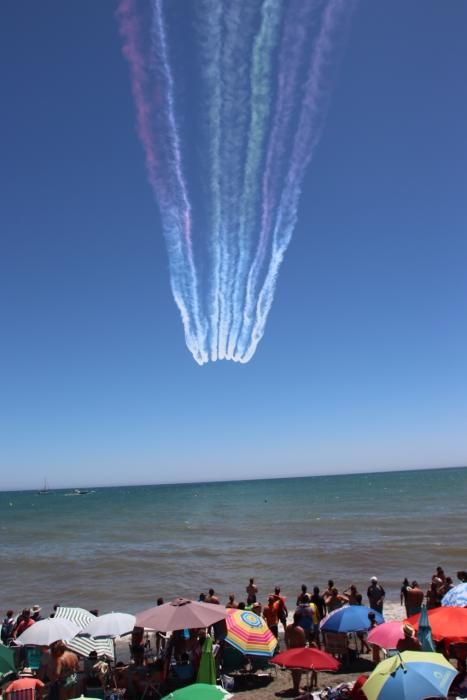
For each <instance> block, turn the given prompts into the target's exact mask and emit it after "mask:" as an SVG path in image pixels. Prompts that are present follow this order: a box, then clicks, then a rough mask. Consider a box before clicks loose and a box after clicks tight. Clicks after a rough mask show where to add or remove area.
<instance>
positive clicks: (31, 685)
mask: <svg viewBox="0 0 467 700" xmlns="http://www.w3.org/2000/svg"><path fill="white" fill-rule="evenodd" d="M44 687H45V686H44V683H43V682H42V681H40V680H39V679H38V678H34V676H33V673H32V671H31V669H30V668H25V669H23V671H22V672H21V673H20V677H19V678H18V679H17V680H16V681H12V682H11V683H10V684H9V685H7V687H6V688H5V693H11V692H13V691H14V690H39V689H40V688H44Z"/></svg>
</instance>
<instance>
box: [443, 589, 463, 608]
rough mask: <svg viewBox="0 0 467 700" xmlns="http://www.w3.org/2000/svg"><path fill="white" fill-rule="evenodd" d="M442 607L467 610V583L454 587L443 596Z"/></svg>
mask: <svg viewBox="0 0 467 700" xmlns="http://www.w3.org/2000/svg"><path fill="white" fill-rule="evenodd" d="M441 605H444V606H446V607H448V608H467V583H460V584H459V585H458V586H454V588H451V590H450V591H448V592H447V593H446V595H445V596H443V599H442V601H441Z"/></svg>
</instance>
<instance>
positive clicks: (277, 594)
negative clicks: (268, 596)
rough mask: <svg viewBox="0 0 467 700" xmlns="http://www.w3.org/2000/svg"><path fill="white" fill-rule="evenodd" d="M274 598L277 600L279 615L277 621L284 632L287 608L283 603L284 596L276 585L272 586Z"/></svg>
mask: <svg viewBox="0 0 467 700" xmlns="http://www.w3.org/2000/svg"><path fill="white" fill-rule="evenodd" d="M274 600H275V601H276V602H277V613H278V615H279V622H280V623H281V624H282V627H283V628H284V634H285V628H286V627H287V615H288V610H287V606H286V604H285V598H284V596H283V595H281V589H280V587H279V586H276V587H275V588H274Z"/></svg>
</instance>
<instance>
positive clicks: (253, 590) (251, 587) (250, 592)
mask: <svg viewBox="0 0 467 700" xmlns="http://www.w3.org/2000/svg"><path fill="white" fill-rule="evenodd" d="M245 590H246V594H247V599H246V604H247V605H252V604H253V603H254V602H255V601H256V596H257V595H258V586H257V585H256V584H255V579H254V578H250V582H249V584H248V586H247V587H246V589H245ZM253 596H254V599H255V600H253Z"/></svg>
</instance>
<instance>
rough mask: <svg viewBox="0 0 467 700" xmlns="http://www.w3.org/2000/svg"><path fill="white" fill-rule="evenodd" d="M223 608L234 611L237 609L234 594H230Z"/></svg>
mask: <svg viewBox="0 0 467 700" xmlns="http://www.w3.org/2000/svg"><path fill="white" fill-rule="evenodd" d="M225 607H226V608H235V609H236V608H238V603H237V601H236V600H235V594H234V593H231V594H230V595H229V600H228V602H227V603H226V605H225Z"/></svg>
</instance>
